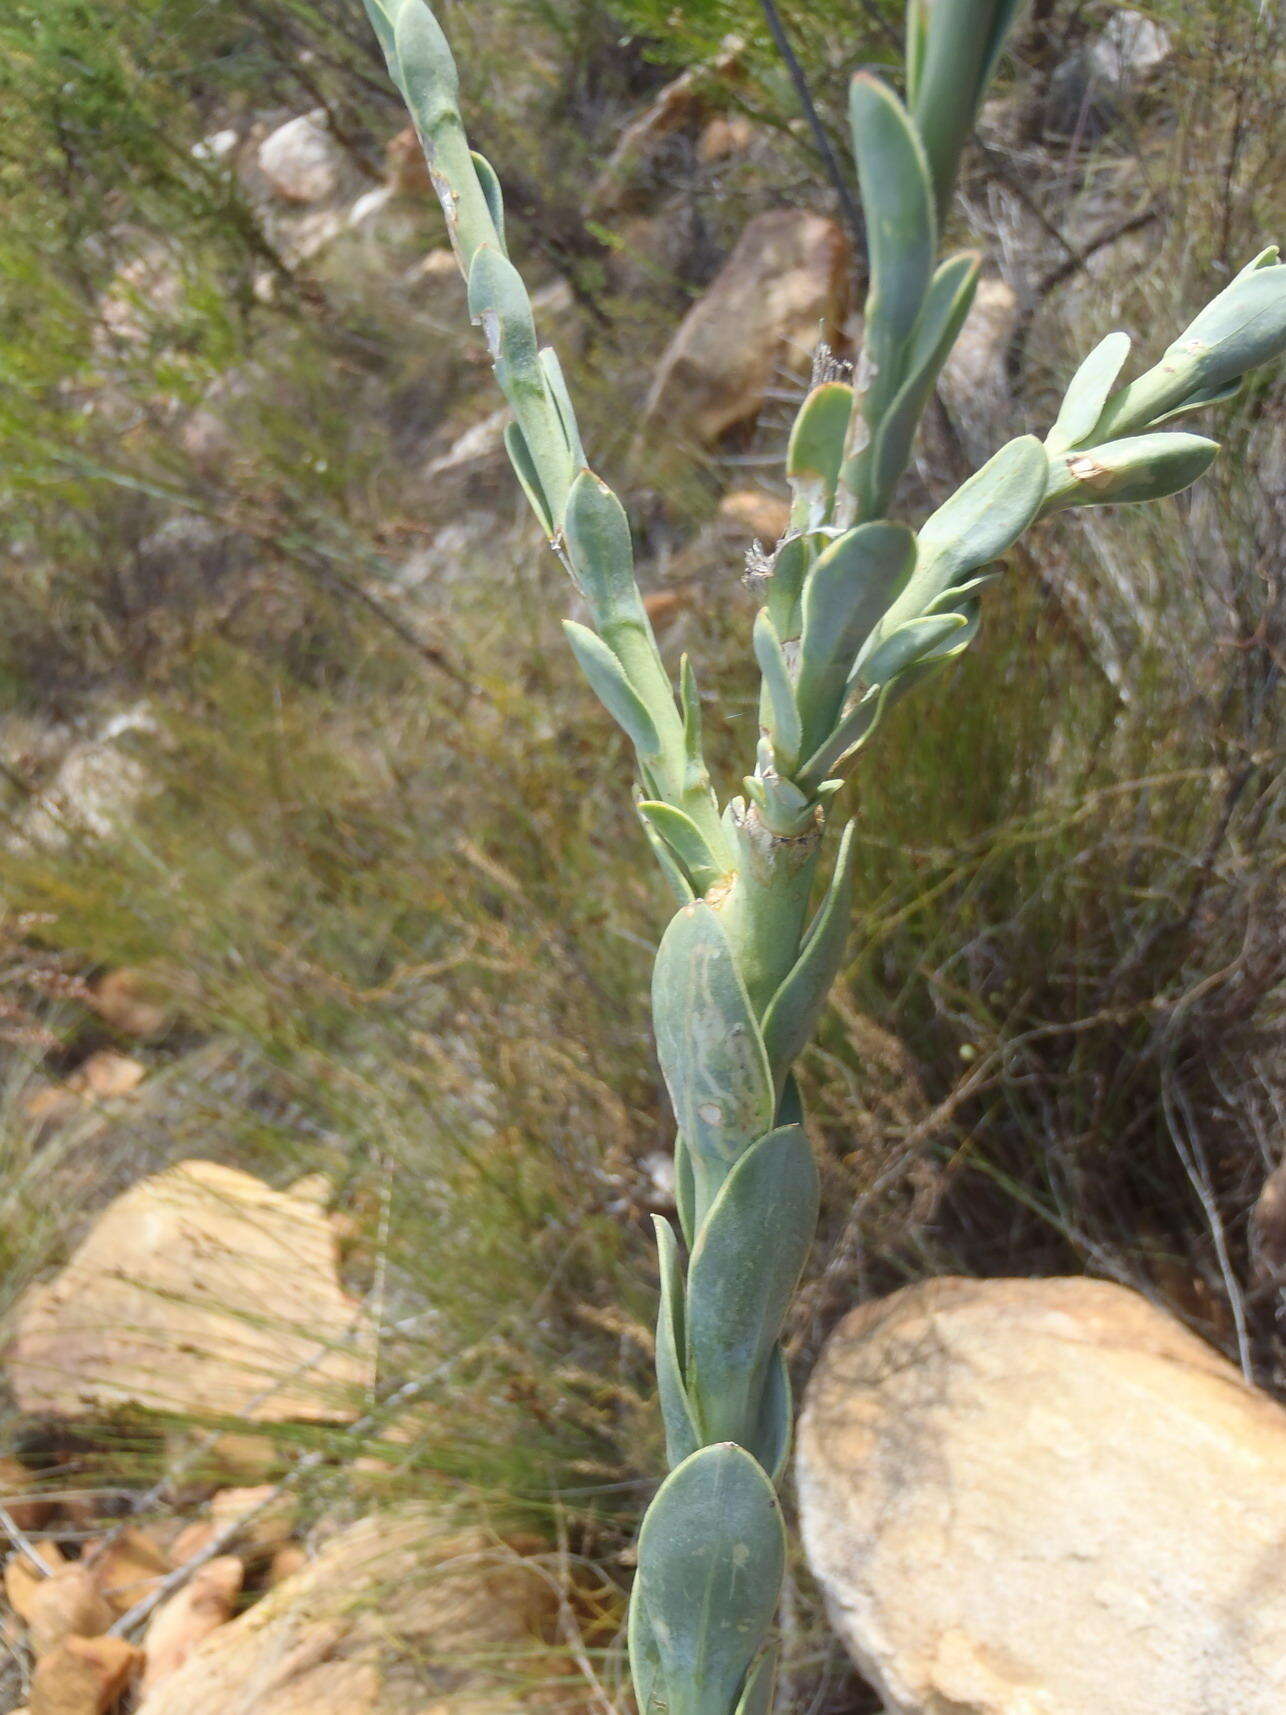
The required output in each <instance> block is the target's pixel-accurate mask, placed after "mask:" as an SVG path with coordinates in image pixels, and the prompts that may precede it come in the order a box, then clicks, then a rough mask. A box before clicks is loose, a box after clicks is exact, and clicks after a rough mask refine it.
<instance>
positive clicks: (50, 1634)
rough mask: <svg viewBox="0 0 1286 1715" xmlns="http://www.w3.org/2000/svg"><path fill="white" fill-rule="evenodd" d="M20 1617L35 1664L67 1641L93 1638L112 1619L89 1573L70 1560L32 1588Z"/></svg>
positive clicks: (112, 1615)
mask: <svg viewBox="0 0 1286 1715" xmlns="http://www.w3.org/2000/svg"><path fill="white" fill-rule="evenodd" d="M22 1617H23V1619H24V1620H25V1621H26V1622H27V1633H28V1637H29V1640H30V1643H31V1648H32V1652H33V1653H34V1655H35V1656H36V1659H37V1660H39V1659H40V1658H41V1656H46V1655H48V1654H49V1653H50V1651H51V1650H55V1649H57V1647H58V1645H59V1644H61V1643H63V1642H64V1641H65V1640H66V1639H67V1638H69V1637H72V1636H76V1637H82V1638H92V1637H97V1635H98V1634H99V1632H105V1631H106V1630H107V1628H108V1626H110V1625H111V1623H112V1620H113V1619H114V1618H115V1615H114V1614H113V1612H112V1610H111V1608H110V1607H108V1605H107V1603H106V1601H105V1600H104V1598H103V1595H102V1593H101V1591H100V1590H99V1588H98V1586H97V1584H95V1582H94V1575H93V1573H92V1572H91V1571H90V1570H89V1569H88V1568H87V1567H86V1566H85V1565H83V1564H82V1562H81V1561H79V1560H73V1561H70V1562H68V1564H67V1565H66V1566H60V1567H59V1568H58V1570H57V1571H56V1572H55V1573H54V1574H53V1576H52V1577H51V1578H43V1579H41V1580H40V1582H39V1583H38V1584H36V1585H35V1586H34V1587H33V1588H32V1590H31V1592H30V1594H29V1596H28V1597H27V1601H26V1611H25V1612H24V1614H23V1616H22Z"/></svg>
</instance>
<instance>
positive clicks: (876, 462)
mask: <svg viewBox="0 0 1286 1715" xmlns="http://www.w3.org/2000/svg"><path fill="white" fill-rule="evenodd" d="M980 266H981V258H980V257H979V256H978V255H977V253H976V252H966V253H964V254H963V255H960V256H953V257H952V258H951V259H950V260H949V261H947V262H944V263H943V264H942V266H941V267H940V268H939V269H938V271H937V272H936V273H935V274H934V276H933V280H932V282H931V283H930V286H929V290H928V292H927V293H926V294H925V299H924V303H923V304H922V305H921V307H920V314H919V316H918V317H917V319H916V324H915V327H914V328H913V329H912V333H911V339H910V343H909V347H908V350H907V354H906V358H905V363H904V370H905V376H904V379H903V382H902V385H901V386H900V387H899V389H898V391H897V393H896V395H895V396H894V397H893V399H891V400H890V402H889V404H888V407H887V409H886V410H885V411H884V413H883V414H882V416H881V418H880V421H879V423H878V424H877V425H876V427H875V431H874V434H873V436H872V441H871V445H870V448H869V450H868V451H867V452H866V453H865V454H858V455H857V459H856V460H855V461H854V462H853V469H852V470H851V472H846V474H845V481H846V482H847V483H848V484H849V486H850V487H856V486H857V485H858V484H859V483H860V482H861V481H862V474H861V461H863V460H865V469H866V477H865V482H866V488H865V491H864V506H865V509H866V510H867V511H869V512H870V513H872V514H878V513H882V512H884V511H886V510H887V508H888V505H889V502H890V501H891V500H892V498H893V491H894V489H895V488H896V487H897V482H898V478H899V477H900V476H901V475H902V472H903V471H904V470H905V469H906V466H907V461H908V460H909V458H910V456H911V446H912V442H913V441H914V439H915V431H916V429H917V427H918V425H919V422H920V418H921V416H922V414H923V412H924V407H925V405H926V403H927V402H928V398H929V395H930V393H931V392H932V391H933V385H934V382H935V381H936V380H937V378H938V375H939V372H940V371H941V369H942V365H943V364H944V363H945V361H946V359H947V357H948V355H949V354H950V352H951V348H952V346H954V344H955V343H956V340H957V338H958V337H959V334H960V329H961V328H962V327H963V326H964V323H965V318H966V317H967V316H968V314H969V309H970V306H971V305H972V303H973V298H974V292H975V290H976V289H977V285H978V271H979V268H980Z"/></svg>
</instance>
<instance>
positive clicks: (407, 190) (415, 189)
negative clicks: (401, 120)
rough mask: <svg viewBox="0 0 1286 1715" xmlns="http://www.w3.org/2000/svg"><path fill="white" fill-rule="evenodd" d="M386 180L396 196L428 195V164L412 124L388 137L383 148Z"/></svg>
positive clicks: (429, 181)
mask: <svg viewBox="0 0 1286 1715" xmlns="http://www.w3.org/2000/svg"><path fill="white" fill-rule="evenodd" d="M384 161H385V165H386V167H387V170H388V182H389V184H390V186H391V187H392V189H393V191H394V193H395V194H396V195H397V196H414V197H423V196H428V195H429V193H430V192H431V191H432V189H433V181H432V180H431V179H430V178H429V165H428V162H427V161H426V160H425V159H424V150H423V149H422V148H421V147H420V139H419V138H418V137H417V136H416V135H415V127H414V125H407V126H406V127H405V128H404V129H403V130H401V131H399V132H398V133H397V135H396V136H395V137H390V138H389V140H388V143H387V144H386V145H385V149H384Z"/></svg>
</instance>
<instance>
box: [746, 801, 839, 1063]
mask: <svg viewBox="0 0 1286 1715" xmlns="http://www.w3.org/2000/svg"><path fill="white" fill-rule="evenodd" d="M856 834H857V829H856V825H855V824H854V823H852V822H850V823H849V825H848V826H847V827H846V828H845V830H844V833H843V836H842V838H841V839H840V844H839V851H838V853H837V854H836V858H835V868H834V870H833V872H832V874H831V879H830V885H829V886H828V887H827V889H826V893H825V895H824V896H823V899H822V902H821V904H820V905H819V906H818V908H817V915H816V916H815V917H814V918H813V921H812V923H811V924H810V925H809V928H808V933H807V935H806V936H805V938H804V942H803V945H802V946H801V948H800V952H799V958H798V959H797V960H796V962H795V965H794V967H793V969H792V970H791V972H790V974H789V975H788V976H787V977H786V978H785V980H784V981H783V983H782V985H781V987H780V988H779V989H778V990H777V992H776V994H775V995H774V996H773V998H772V1000H771V1002H770V1003H769V1006H768V1010H767V1012H766V1013H765V1014H764V1019H763V1027H762V1028H763V1037H764V1047H765V1048H766V1049H767V1051H768V1064H769V1065H770V1066H771V1067H772V1069H773V1073H774V1075H775V1076H776V1078H777V1079H778V1081H779V1082H780V1080H781V1079H782V1078H783V1077H784V1076H785V1074H786V1072H787V1071H788V1070H789V1068H790V1066H791V1065H792V1063H793V1062H794V1060H795V1059H796V1057H797V1056H798V1055H799V1054H800V1053H801V1052H802V1051H803V1049H804V1048H805V1047H806V1046H807V1044H808V1042H809V1040H810V1039H811V1037H812V1034H813V1031H814V1029H815V1027H816V1024H817V1020H818V1017H819V1016H820V1014H821V1011H822V1008H823V1007H824V1006H825V1004H826V997H827V995H829V993H830V991H831V984H832V983H833V982H834V981H835V978H836V976H837V975H838V973H839V968H840V965H841V964H842V963H843V960H844V949H845V947H846V946H847V945H848V931H849V923H850V919H851V917H852V914H853V875H854V871H855V869H856V864H857V838H856Z"/></svg>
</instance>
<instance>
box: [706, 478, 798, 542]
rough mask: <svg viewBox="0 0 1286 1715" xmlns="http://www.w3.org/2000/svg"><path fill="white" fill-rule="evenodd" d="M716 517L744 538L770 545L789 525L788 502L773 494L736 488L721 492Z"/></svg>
mask: <svg viewBox="0 0 1286 1715" xmlns="http://www.w3.org/2000/svg"><path fill="white" fill-rule="evenodd" d="M719 518H720V521H721V522H723V523H725V524H728V525H730V526H731V527H732V528H733V529H734V530H736V531H737V533H738V534H739V535H743V536H745V538H746V540H747V541H751V540H757V541H760V542H762V543H763V544H764V546H765V547H766V548H771V547H772V546H773V544H774V543H775V542H778V541H780V540H781V538H782V537H783V536H784V535H785V534H786V531H787V529H788V528H789V527H790V502H789V501H788V500H783V499H782V498H781V496H780V495H776V494H757V493H755V492H753V491H751V490H739V491H738V492H737V493H735V494H725V495H724V497H723V499H722V500H721V501H720V502H719Z"/></svg>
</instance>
